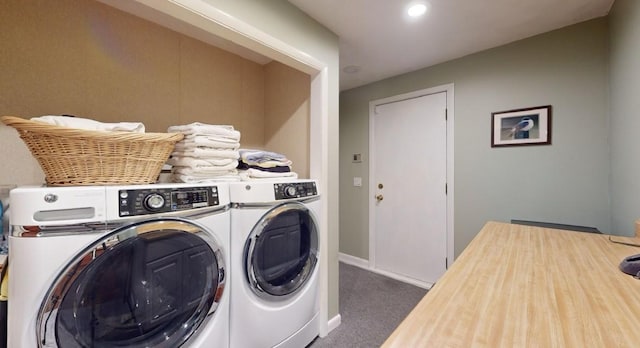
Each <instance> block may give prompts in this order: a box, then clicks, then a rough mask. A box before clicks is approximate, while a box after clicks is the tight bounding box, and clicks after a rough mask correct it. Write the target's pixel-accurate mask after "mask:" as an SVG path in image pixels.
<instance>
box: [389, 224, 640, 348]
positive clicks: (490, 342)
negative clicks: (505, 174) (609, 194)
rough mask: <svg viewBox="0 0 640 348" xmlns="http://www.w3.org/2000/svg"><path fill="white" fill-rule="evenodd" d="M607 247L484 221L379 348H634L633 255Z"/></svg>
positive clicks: (602, 239) (639, 305)
mask: <svg viewBox="0 0 640 348" xmlns="http://www.w3.org/2000/svg"><path fill="white" fill-rule="evenodd" d="M607 238H608V235H601V234H592V233H583V232H572V231H564V230H555V229H546V228H540V227H531V226H522V225H512V224H507V223H500V222H488V223H487V224H486V225H485V226H484V228H483V229H482V230H481V231H480V233H478V235H477V236H476V237H475V238H474V239H473V241H472V242H471V243H470V244H469V246H468V247H467V248H466V249H465V250H464V251H463V252H462V254H461V255H460V257H459V258H458V259H457V260H456V261H455V262H454V264H453V265H452V266H451V267H450V268H449V270H447V272H446V273H445V274H444V275H443V276H442V278H441V279H440V280H438V282H437V284H436V285H434V287H433V288H432V289H431V290H430V291H429V292H428V293H427V295H425V297H424V298H423V299H422V300H421V301H420V302H419V303H418V305H417V306H416V307H415V308H414V309H413V311H412V312H411V313H410V314H409V315H408V316H407V318H406V319H405V320H404V321H403V322H402V323H401V324H400V326H399V327H398V328H397V329H396V330H395V331H394V332H393V333H392V334H391V336H389V338H388V339H387V341H386V342H385V343H384V344H383V347H402V348H406V347H438V348H441V347H465V348H466V347H607V348H609V347H640V280H639V279H635V278H634V277H632V276H630V275H626V274H624V273H622V272H621V271H619V269H618V264H619V263H620V261H621V260H622V259H623V258H625V257H626V256H629V255H633V254H639V253H640V248H638V247H632V246H625V245H620V244H614V243H611V242H610V241H609V240H608V239H607ZM614 239H620V240H623V239H625V238H621V237H614ZM636 243H638V242H637V241H636Z"/></svg>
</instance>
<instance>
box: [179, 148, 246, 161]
mask: <svg viewBox="0 0 640 348" xmlns="http://www.w3.org/2000/svg"><path fill="white" fill-rule="evenodd" d="M171 155H172V156H174V157H194V158H202V159H213V158H217V159H222V158H230V159H234V160H237V159H238V157H240V155H239V154H238V151H235V150H229V149H213V148H207V147H204V148H201V147H196V148H194V149H188V150H182V151H180V150H176V149H175V148H174V151H173V153H172V154H171Z"/></svg>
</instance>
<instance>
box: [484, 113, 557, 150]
mask: <svg viewBox="0 0 640 348" xmlns="http://www.w3.org/2000/svg"><path fill="white" fill-rule="evenodd" d="M549 144H551V105H545V106H536V107H532V108H524V109H516V110H508V111H499V112H494V113H492V114H491V147H498V146H518V145H549Z"/></svg>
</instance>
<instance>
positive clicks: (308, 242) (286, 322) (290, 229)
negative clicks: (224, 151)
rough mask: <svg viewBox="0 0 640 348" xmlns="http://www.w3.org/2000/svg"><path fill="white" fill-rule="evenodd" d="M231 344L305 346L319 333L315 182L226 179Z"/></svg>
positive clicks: (237, 346)
mask: <svg viewBox="0 0 640 348" xmlns="http://www.w3.org/2000/svg"><path fill="white" fill-rule="evenodd" d="M229 197H230V200H231V269H232V270H233V274H232V275H231V277H230V280H231V289H232V293H231V322H230V325H231V328H230V329H231V332H230V337H229V339H230V346H231V347H233V348H263V347H264V348H271V347H279V348H285V347H291V348H301V347H305V346H306V345H308V344H309V343H310V342H311V341H312V340H313V339H314V338H315V337H316V336H317V335H318V332H319V315H318V314H319V308H320V305H319V293H320V291H319V271H318V268H319V263H318V256H319V250H318V246H319V235H318V234H319V231H320V228H319V226H318V221H319V220H318V216H319V214H320V209H321V205H320V195H319V194H318V188H317V184H316V182H315V181H312V180H295V181H289V182H287V181H279V182H268V181H267V182H263V181H255V182H254V181H246V182H238V183H230V184H229Z"/></svg>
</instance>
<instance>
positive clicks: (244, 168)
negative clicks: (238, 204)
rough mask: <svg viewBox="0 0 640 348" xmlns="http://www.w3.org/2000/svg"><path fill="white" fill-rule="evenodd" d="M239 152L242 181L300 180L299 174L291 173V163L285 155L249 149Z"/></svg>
mask: <svg viewBox="0 0 640 348" xmlns="http://www.w3.org/2000/svg"><path fill="white" fill-rule="evenodd" d="M239 152H240V161H239V163H238V169H239V175H240V178H241V179H242V180H245V181H246V180H256V179H276V178H287V179H297V178H298V174H297V173H295V172H293V171H291V161H290V160H289V159H287V157H286V156H285V155H282V154H279V153H276V152H270V151H262V150H249V149H240V150H239Z"/></svg>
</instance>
